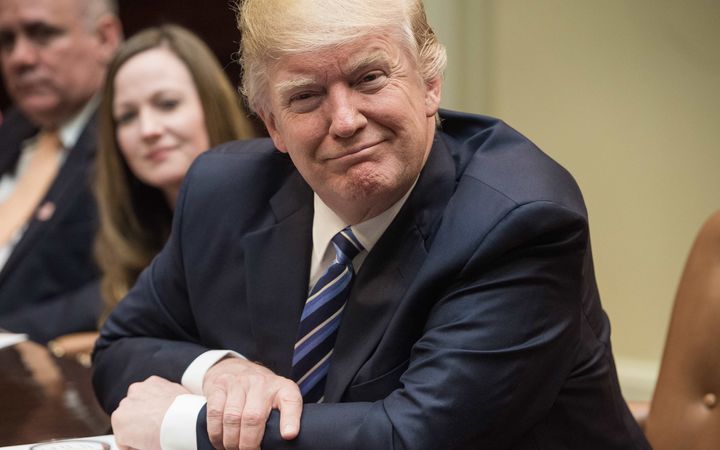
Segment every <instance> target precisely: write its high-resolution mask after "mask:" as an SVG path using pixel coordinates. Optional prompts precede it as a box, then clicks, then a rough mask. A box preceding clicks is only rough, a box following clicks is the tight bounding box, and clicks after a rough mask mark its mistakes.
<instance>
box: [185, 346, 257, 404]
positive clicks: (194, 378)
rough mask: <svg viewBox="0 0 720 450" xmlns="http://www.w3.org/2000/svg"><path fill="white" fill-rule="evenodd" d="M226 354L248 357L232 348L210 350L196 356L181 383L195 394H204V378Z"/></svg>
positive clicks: (242, 357)
mask: <svg viewBox="0 0 720 450" xmlns="http://www.w3.org/2000/svg"><path fill="white" fill-rule="evenodd" d="M226 356H234V357H235V358H241V359H247V358H245V357H244V356H243V355H241V354H240V353H238V352H234V351H232V350H208V351H206V352H205V353H203V354H202V355H200V356H198V357H197V358H195V360H194V361H193V362H191V363H190V365H189V366H188V367H187V369H185V372H183V376H182V379H181V380H180V383H181V384H182V385H183V386H185V389H187V390H189V391H190V392H192V393H193V394H196V395H202V393H203V390H202V386H203V380H205V374H206V373H207V371H208V370H209V369H210V368H211V367H212V366H214V365H215V363H217V362H218V361H220V360H221V359H223V358H224V357H226Z"/></svg>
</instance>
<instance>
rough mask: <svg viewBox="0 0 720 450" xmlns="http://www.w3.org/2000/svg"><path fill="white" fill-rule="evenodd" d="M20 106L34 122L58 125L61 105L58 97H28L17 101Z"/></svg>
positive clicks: (44, 124)
mask: <svg viewBox="0 0 720 450" xmlns="http://www.w3.org/2000/svg"><path fill="white" fill-rule="evenodd" d="M16 104H17V106H18V108H19V109H20V110H21V111H22V112H23V114H25V116H27V118H28V119H30V120H31V121H32V122H33V123H36V124H39V125H43V126H46V125H56V124H57V122H58V120H60V118H59V116H60V115H61V114H60V106H59V104H58V102H57V99H50V98H45V97H43V98H27V99H21V100H19V101H17V102H16Z"/></svg>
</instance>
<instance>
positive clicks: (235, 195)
mask: <svg viewBox="0 0 720 450" xmlns="http://www.w3.org/2000/svg"><path fill="white" fill-rule="evenodd" d="M290 181H294V182H296V183H299V184H301V185H303V186H306V184H305V183H304V182H303V181H302V178H301V177H300V176H299V174H298V172H297V170H296V169H295V166H294V165H293V163H292V161H291V160H290V158H289V157H288V156H287V155H285V154H284V153H281V152H279V151H278V150H276V149H275V147H274V146H273V144H272V141H271V140H270V139H267V138H264V139H251V140H245V141H232V142H227V143H224V144H221V145H219V146H217V147H215V148H213V149H211V150H209V151H207V152H205V153H203V154H202V155H200V156H199V157H198V158H196V160H195V162H194V163H193V165H192V166H191V168H190V170H189V171H188V174H187V175H186V177H185V180H184V184H183V189H182V190H183V191H184V195H183V194H181V196H180V201H183V202H184V205H185V206H187V207H190V208H200V209H202V210H203V211H207V212H213V213H218V214H222V215H223V216H229V215H232V216H233V217H234V218H235V220H237V221H239V222H243V221H244V220H249V221H250V222H255V221H256V220H257V219H258V218H259V217H260V216H265V215H264V214H260V213H261V212H265V211H266V210H267V209H268V205H269V203H270V201H271V199H272V197H273V196H274V195H275V193H276V192H278V190H280V189H281V188H282V186H284V185H285V184H286V183H288V182H290ZM306 189H307V191H309V187H308V188H306ZM309 192H310V191H309ZM206 214H207V213H203V215H205V216H206ZM238 225H240V223H238Z"/></svg>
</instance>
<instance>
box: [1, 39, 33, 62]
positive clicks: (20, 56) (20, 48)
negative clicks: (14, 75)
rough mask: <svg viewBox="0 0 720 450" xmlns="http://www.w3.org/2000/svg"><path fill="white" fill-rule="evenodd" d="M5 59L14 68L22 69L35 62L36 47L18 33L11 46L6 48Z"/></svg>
mask: <svg viewBox="0 0 720 450" xmlns="http://www.w3.org/2000/svg"><path fill="white" fill-rule="evenodd" d="M6 52H7V53H6V55H5V59H6V61H7V62H8V64H9V65H10V67H12V68H14V69H18V68H20V69H22V68H26V67H28V66H33V65H35V64H37V61H38V49H37V47H36V46H35V45H34V44H33V43H32V42H31V41H30V40H29V39H28V38H26V37H24V36H22V35H20V36H17V37H16V38H15V42H13V44H12V47H11V48H10V49H9V50H6Z"/></svg>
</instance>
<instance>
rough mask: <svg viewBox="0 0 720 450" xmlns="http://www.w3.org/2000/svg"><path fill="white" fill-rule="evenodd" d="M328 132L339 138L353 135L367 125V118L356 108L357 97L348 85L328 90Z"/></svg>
mask: <svg viewBox="0 0 720 450" xmlns="http://www.w3.org/2000/svg"><path fill="white" fill-rule="evenodd" d="M329 100H330V101H329V105H330V134H332V135H333V136H337V137H340V138H347V137H351V136H353V135H354V134H355V133H357V132H358V130H361V129H362V128H364V127H365V125H367V118H366V117H365V115H364V114H362V112H360V110H359V109H358V105H357V99H355V98H354V95H353V91H352V89H350V88H349V87H345V86H343V87H338V88H335V89H332V90H331V91H330V92H329Z"/></svg>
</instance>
